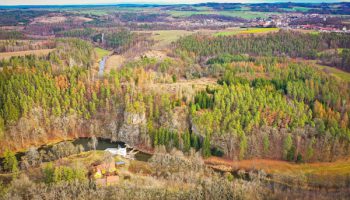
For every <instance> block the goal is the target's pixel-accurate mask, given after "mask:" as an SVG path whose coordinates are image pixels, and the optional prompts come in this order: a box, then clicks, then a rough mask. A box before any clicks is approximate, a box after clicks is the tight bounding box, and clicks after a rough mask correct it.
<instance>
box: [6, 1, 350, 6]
mask: <svg viewBox="0 0 350 200" xmlns="http://www.w3.org/2000/svg"><path fill="white" fill-rule="evenodd" d="M206 3H215V4H281V3H300V4H339V3H350V2H349V1H339V2H330V3H328V2H324V1H323V2H311V3H307V2H300V1H289V2H279V1H276V2H261V3H259V2H250V3H243V2H232V3H230V2H210V1H208V2H202V3H155V2H153V3H152V2H130V3H93V4H84V3H82V4H13V5H8V4H7V5H2V4H0V6H1V7H12V6H23V7H24V6H119V5H155V6H157V5H159V6H166V5H169V6H170V5H198V4H206Z"/></svg>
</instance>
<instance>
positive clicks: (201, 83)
mask: <svg viewBox="0 0 350 200" xmlns="http://www.w3.org/2000/svg"><path fill="white" fill-rule="evenodd" d="M215 85H217V80H216V79H214V78H199V79H193V80H179V81H177V82H175V83H155V84H150V85H149V88H150V89H152V90H154V91H158V92H169V93H174V92H176V91H177V90H181V91H187V93H191V92H196V91H200V90H204V89H205V88H206V87H207V86H215ZM189 95H190V94H189Z"/></svg>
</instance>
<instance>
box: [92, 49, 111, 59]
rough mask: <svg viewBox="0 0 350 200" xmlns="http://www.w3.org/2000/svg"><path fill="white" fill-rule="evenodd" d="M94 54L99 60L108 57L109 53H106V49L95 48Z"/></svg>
mask: <svg viewBox="0 0 350 200" xmlns="http://www.w3.org/2000/svg"><path fill="white" fill-rule="evenodd" d="M95 52H96V55H97V58H98V59H99V60H100V59H102V58H103V57H105V56H108V55H109V54H110V53H111V52H110V51H108V50H106V49H102V48H99V47H96V48H95Z"/></svg>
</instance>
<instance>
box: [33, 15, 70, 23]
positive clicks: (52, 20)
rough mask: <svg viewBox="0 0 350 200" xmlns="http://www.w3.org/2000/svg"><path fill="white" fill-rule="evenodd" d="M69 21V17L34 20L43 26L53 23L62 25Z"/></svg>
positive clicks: (49, 17)
mask: <svg viewBox="0 0 350 200" xmlns="http://www.w3.org/2000/svg"><path fill="white" fill-rule="evenodd" d="M66 20H67V17H64V16H41V17H37V18H35V19H34V21H33V23H43V24H51V23H60V22H64V21H66Z"/></svg>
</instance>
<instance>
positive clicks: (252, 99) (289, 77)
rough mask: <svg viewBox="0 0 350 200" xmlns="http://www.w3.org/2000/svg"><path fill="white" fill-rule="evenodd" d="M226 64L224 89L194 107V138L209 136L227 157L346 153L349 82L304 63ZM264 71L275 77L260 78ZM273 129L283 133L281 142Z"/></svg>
mask: <svg viewBox="0 0 350 200" xmlns="http://www.w3.org/2000/svg"><path fill="white" fill-rule="evenodd" d="M261 63H264V65H263V68H261V67H260V66H261ZM282 63H283V64H282ZM286 63H288V64H286ZM222 65H224V68H225V70H224V75H223V76H222V78H221V79H219V81H218V82H219V83H220V84H221V85H222V86H221V87H219V88H215V90H208V89H207V90H206V91H201V92H199V93H198V94H197V95H196V96H195V98H194V103H193V104H191V105H190V106H191V114H192V117H193V123H194V124H193V126H195V127H196V129H195V130H196V131H197V133H196V134H201V135H202V136H206V137H209V138H210V141H211V144H212V145H214V146H219V147H220V148H222V149H223V151H224V153H225V155H226V156H229V157H232V158H244V157H256V156H267V157H273V158H279V159H281V158H284V159H287V160H294V161H301V160H312V159H319V160H329V159H332V158H331V157H332V156H331V157H329V156H324V157H323V158H322V157H318V156H319V155H318V156H316V155H317V154H318V153H320V152H325V151H327V148H328V149H333V150H332V151H333V152H334V151H335V149H337V150H336V151H338V152H341V153H339V154H338V155H340V154H342V155H347V154H348V152H349V149H348V148H347V147H346V144H348V143H349V142H350V127H349V115H350V112H349V109H348V108H349V104H348V102H349V98H350V97H349V95H348V94H349V85H348V83H345V82H343V81H340V80H338V79H337V78H335V77H332V76H330V75H327V74H325V73H323V72H321V71H318V70H317V69H316V68H315V67H313V66H309V65H307V64H305V63H302V62H300V63H293V62H290V61H288V60H285V61H283V60H280V61H278V60H274V59H265V58H264V59H257V60H255V61H254V62H253V63H249V62H247V63H246V64H244V65H240V64H239V63H237V64H236V63H232V64H231V63H230V64H229V65H227V63H223V64H222ZM282 65H283V67H281V66H282ZM261 73H263V74H264V76H270V77H272V78H271V79H267V78H261ZM266 74H267V75H266ZM248 78H249V79H248ZM211 96H213V97H211ZM211 99H213V102H211ZM208 102H210V103H208ZM208 105H210V106H208ZM198 110H200V112H198ZM266 127H271V128H266ZM272 130H276V131H278V132H280V138H279V139H278V138H275V135H271V131H272ZM308 131H309V132H308ZM255 134H260V135H255ZM326 138H328V139H326ZM329 138H332V140H335V141H332V142H327V141H326V140H329ZM222 140H226V142H225V145H222V144H220V142H218V141H222ZM235 141H238V142H235ZM258 141H260V142H258ZM284 143H287V144H288V145H284ZM321 143H322V144H321ZM237 144H239V145H237ZM276 144H278V145H277V146H276ZM301 144H303V145H304V146H302V145H301ZM256 145H260V147H259V148H257V149H255V147H254V146H256ZM276 151H280V153H277V154H278V155H276ZM261 152H265V153H261ZM260 153H261V154H260ZM274 153H275V155H273V154H274ZM329 154H330V152H328V154H327V155H329ZM323 155H325V154H323ZM338 155H334V156H335V157H337V156H338ZM340 157H341V156H340Z"/></svg>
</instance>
